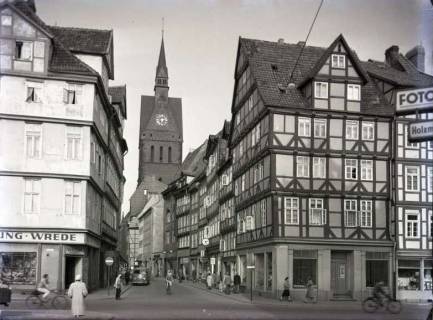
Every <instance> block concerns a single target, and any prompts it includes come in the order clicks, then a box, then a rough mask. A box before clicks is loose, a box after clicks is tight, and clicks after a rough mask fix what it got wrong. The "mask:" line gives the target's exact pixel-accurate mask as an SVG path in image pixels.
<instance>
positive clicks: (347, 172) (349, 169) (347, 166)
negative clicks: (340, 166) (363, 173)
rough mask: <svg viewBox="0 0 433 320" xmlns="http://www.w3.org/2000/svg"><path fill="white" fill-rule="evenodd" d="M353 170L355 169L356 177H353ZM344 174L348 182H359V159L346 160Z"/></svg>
mask: <svg viewBox="0 0 433 320" xmlns="http://www.w3.org/2000/svg"><path fill="white" fill-rule="evenodd" d="M350 162H352V163H350ZM353 169H355V177H353V176H352V173H353V171H352V170H353ZM344 173H345V174H344V176H345V178H346V180H358V159H344Z"/></svg>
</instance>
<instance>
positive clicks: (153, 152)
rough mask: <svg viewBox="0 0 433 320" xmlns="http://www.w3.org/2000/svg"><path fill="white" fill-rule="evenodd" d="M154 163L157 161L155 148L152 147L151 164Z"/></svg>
mask: <svg viewBox="0 0 433 320" xmlns="http://www.w3.org/2000/svg"><path fill="white" fill-rule="evenodd" d="M154 161H155V147H154V146H150V162H154Z"/></svg>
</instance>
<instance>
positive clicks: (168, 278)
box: [165, 270, 173, 293]
mask: <svg viewBox="0 0 433 320" xmlns="http://www.w3.org/2000/svg"><path fill="white" fill-rule="evenodd" d="M165 285H166V287H167V293H171V287H172V286H173V274H172V272H171V270H169V271H168V272H167V276H166V277H165Z"/></svg>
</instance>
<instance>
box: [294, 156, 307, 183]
mask: <svg viewBox="0 0 433 320" xmlns="http://www.w3.org/2000/svg"><path fill="white" fill-rule="evenodd" d="M296 175H297V176H298V177H301V178H308V177H309V176H310V158H309V157H301V156H298V157H296Z"/></svg>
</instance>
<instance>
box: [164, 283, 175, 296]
mask: <svg viewBox="0 0 433 320" xmlns="http://www.w3.org/2000/svg"><path fill="white" fill-rule="evenodd" d="M172 286H173V284H172V282H171V281H168V280H166V281H165V287H166V288H165V290H166V293H167V294H169V295H170V294H171V287H172Z"/></svg>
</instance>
